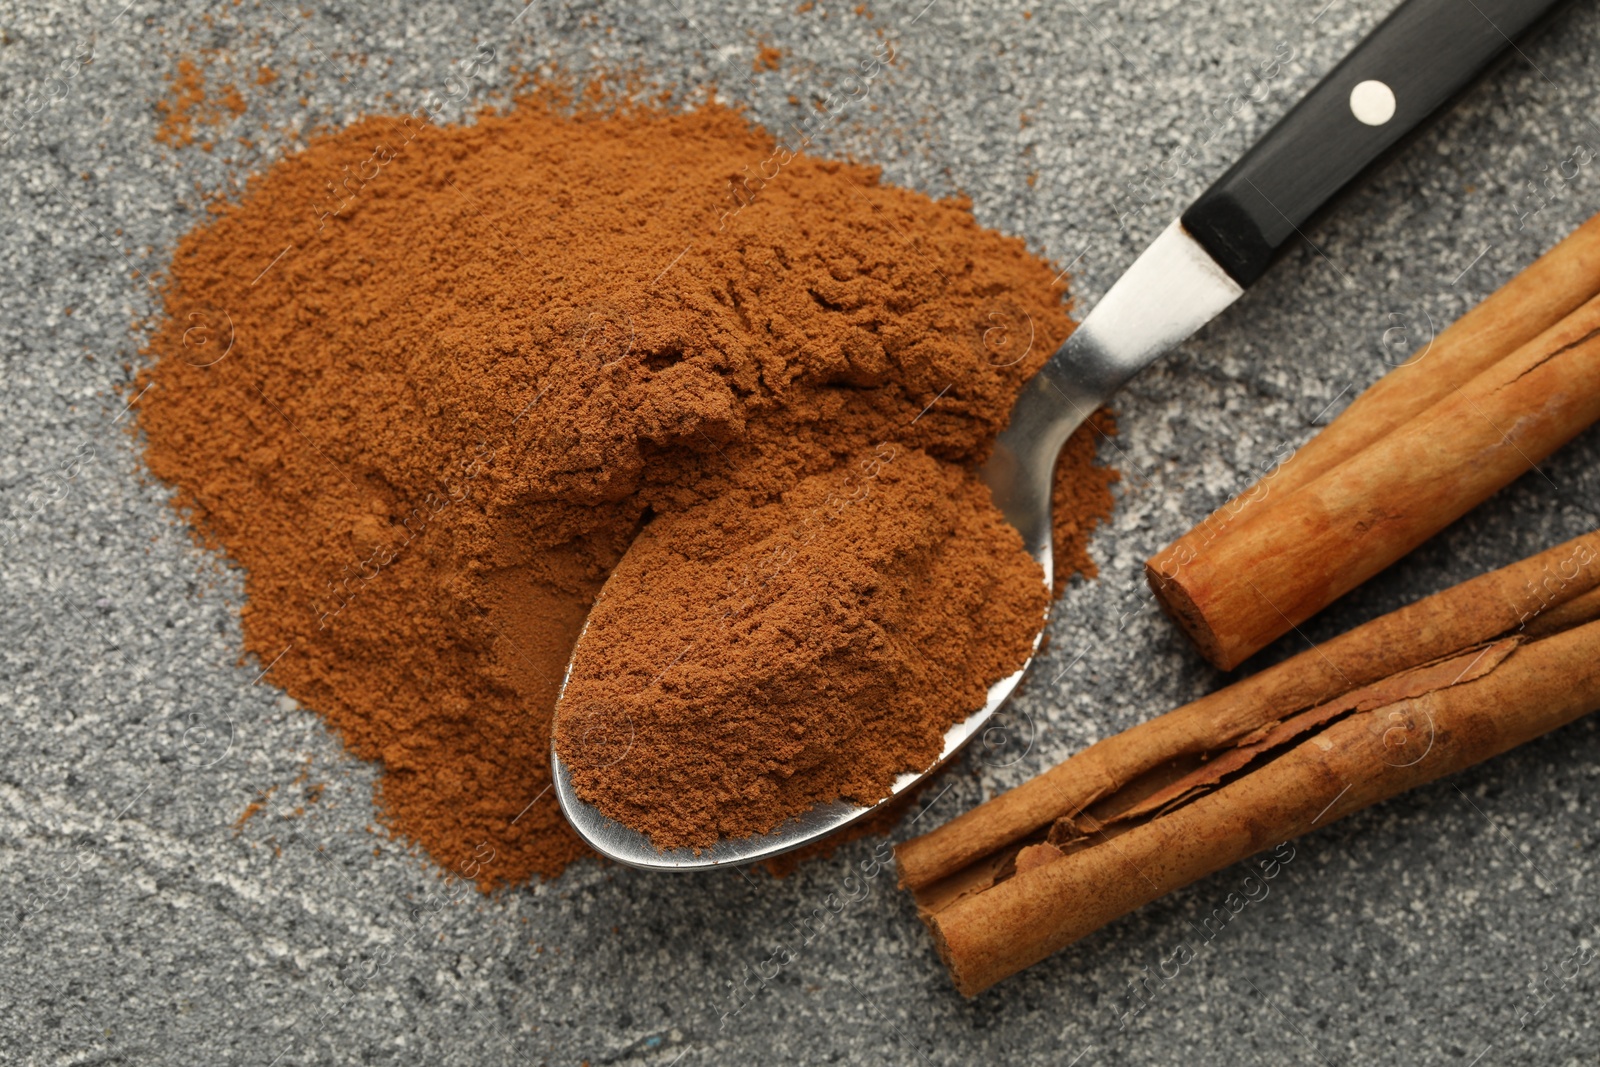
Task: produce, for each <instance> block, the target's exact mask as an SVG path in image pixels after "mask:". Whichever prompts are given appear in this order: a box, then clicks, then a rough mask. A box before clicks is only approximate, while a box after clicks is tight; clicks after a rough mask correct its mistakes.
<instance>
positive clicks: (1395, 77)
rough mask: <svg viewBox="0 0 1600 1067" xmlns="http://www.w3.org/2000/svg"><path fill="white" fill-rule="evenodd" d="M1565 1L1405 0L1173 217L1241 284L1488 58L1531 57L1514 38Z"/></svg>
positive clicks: (1476, 72)
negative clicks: (1518, 45)
mask: <svg viewBox="0 0 1600 1067" xmlns="http://www.w3.org/2000/svg"><path fill="white" fill-rule="evenodd" d="M1566 2H1567V0H1405V2H1404V3H1402V4H1401V5H1400V6H1399V7H1397V8H1396V9H1395V10H1394V11H1393V13H1391V14H1390V15H1389V17H1388V18H1386V19H1384V20H1383V22H1382V23H1380V24H1379V25H1378V28H1377V29H1375V30H1373V31H1372V33H1370V34H1368V35H1367V37H1366V39H1365V40H1363V41H1362V42H1361V43H1360V44H1359V45H1357V46H1356V48H1355V50H1354V51H1352V52H1351V53H1350V54H1349V55H1347V56H1346V57H1345V58H1344V60H1343V61H1342V62H1340V64H1339V65H1338V66H1337V67H1334V68H1333V70H1332V71H1331V72H1330V73H1329V74H1328V75H1327V77H1325V78H1323V79H1322V81H1321V82H1320V83H1318V85H1317V86H1316V88H1314V89H1312V90H1311V92H1310V93H1308V94H1307V95H1306V96H1305V97H1304V98H1303V99H1302V100H1301V101H1300V102H1299V103H1298V104H1296V105H1295V106H1294V108H1293V109H1292V110H1291V111H1290V112H1289V113H1288V114H1286V115H1285V116H1284V117H1283V118H1282V119H1280V120H1279V121H1278V123H1277V125H1275V126H1273V127H1272V129H1271V130H1269V131H1267V133H1266V135H1265V136H1263V137H1262V138H1261V140H1259V141H1257V142H1256V144H1255V146H1254V147H1252V148H1251V149H1250V150H1249V151H1248V152H1246V153H1245V154H1244V156H1243V157H1242V158H1240V160H1239V161H1238V162H1237V163H1235V164H1234V165H1233V166H1232V167H1231V168H1229V170H1228V172H1227V173H1226V174H1224V175H1223V176H1222V177H1221V178H1219V179H1217V182H1216V184H1214V185H1212V186H1211V188H1210V189H1208V190H1206V192H1205V193H1204V194H1203V195H1202V196H1201V197H1200V199H1198V200H1196V201H1195V202H1194V204H1193V205H1192V206H1190V208H1189V210H1187V211H1185V212H1184V213H1183V226H1184V228H1185V229H1186V230H1188V231H1189V234H1190V235H1191V236H1192V237H1194V239H1195V240H1197V241H1198V242H1200V244H1201V245H1202V246H1203V247H1204V248H1205V250H1206V251H1207V252H1209V253H1210V254H1211V257H1212V258H1213V259H1215V260H1216V261H1217V263H1218V264H1220V265H1221V266H1222V268H1223V269H1224V270H1226V271H1227V272H1228V274H1229V275H1231V276H1232V277H1233V279H1234V281H1236V282H1238V283H1239V284H1240V285H1241V286H1248V285H1249V284H1250V283H1251V282H1253V281H1255V280H1256V279H1257V278H1259V277H1260V276H1261V275H1262V273H1263V272H1265V271H1266V269H1267V267H1269V266H1270V265H1271V263H1272V261H1273V259H1274V258H1275V257H1276V256H1277V254H1278V253H1279V252H1280V251H1281V250H1282V249H1283V248H1285V247H1286V246H1287V245H1288V243H1289V241H1290V239H1291V238H1293V237H1295V236H1296V235H1297V234H1299V233H1300V228H1301V227H1302V226H1303V225H1304V224H1305V222H1306V220H1307V219H1309V218H1310V217H1311V216H1312V215H1313V214H1314V213H1316V212H1317V211H1318V210H1319V209H1320V208H1322V207H1324V206H1325V205H1327V204H1328V203H1329V201H1331V200H1333V199H1334V197H1335V196H1337V194H1338V193H1339V192H1340V190H1342V189H1344V188H1345V187H1347V186H1349V185H1350V184H1351V183H1352V182H1354V181H1355V179H1356V178H1357V177H1359V176H1360V175H1361V173H1362V172H1363V171H1365V170H1366V169H1367V168H1368V167H1370V166H1371V165H1372V164H1374V163H1375V162H1377V161H1378V160H1379V159H1380V158H1381V157H1382V156H1383V155H1384V154H1385V153H1386V152H1388V151H1389V150H1390V149H1392V148H1394V147H1395V146H1396V145H1397V144H1399V143H1400V142H1401V141H1402V140H1403V139H1404V138H1405V137H1406V136H1407V135H1408V134H1410V133H1412V132H1414V131H1416V130H1417V129H1419V128H1420V127H1421V126H1422V125H1423V124H1424V123H1425V122H1426V121H1427V120H1428V119H1429V118H1430V117H1432V116H1434V115H1435V114H1438V113H1440V112H1442V111H1443V109H1444V105H1445V104H1447V103H1448V102H1450V101H1451V100H1452V99H1454V98H1455V97H1457V96H1458V95H1460V94H1461V93H1462V92H1463V91H1464V90H1466V89H1467V88H1468V87H1469V86H1470V85H1471V84H1472V83H1473V82H1474V81H1476V80H1477V78H1478V77H1479V76H1480V75H1481V74H1483V73H1485V72H1486V71H1487V70H1488V69H1489V68H1490V67H1491V66H1493V65H1494V64H1495V62H1496V60H1498V59H1500V58H1501V57H1502V56H1505V57H1507V58H1510V57H1512V56H1517V57H1521V58H1522V59H1523V60H1524V61H1527V62H1529V63H1530V65H1531V60H1527V57H1526V56H1523V55H1522V52H1521V50H1520V49H1518V48H1517V46H1516V44H1515V42H1516V40H1517V39H1518V38H1519V37H1523V36H1525V35H1527V34H1528V33H1529V32H1530V31H1531V30H1533V29H1534V28H1535V27H1536V25H1537V24H1538V23H1539V22H1540V20H1542V19H1543V18H1545V17H1546V16H1548V15H1552V14H1554V13H1555V11H1556V10H1557V9H1558V8H1560V7H1561V6H1562V5H1563V4H1564V3H1566ZM1534 69H1535V70H1536V71H1537V70H1538V68H1537V67H1534ZM1539 77H1541V78H1543V77H1544V75H1543V72H1540V73H1539Z"/></svg>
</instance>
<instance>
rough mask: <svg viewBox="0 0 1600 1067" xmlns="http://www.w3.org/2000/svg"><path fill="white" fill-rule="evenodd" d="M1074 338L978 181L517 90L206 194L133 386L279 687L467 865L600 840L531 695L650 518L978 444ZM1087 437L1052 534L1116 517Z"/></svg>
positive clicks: (397, 813) (722, 122) (394, 809)
mask: <svg viewBox="0 0 1600 1067" xmlns="http://www.w3.org/2000/svg"><path fill="white" fill-rule="evenodd" d="M758 171H759V172H762V173H766V174H771V175H773V177H771V178H770V179H768V180H766V181H764V182H763V180H762V179H761V178H758V177H756V178H752V177H751V175H752V174H754V173H756V172H758ZM1070 329H1071V323H1070V321H1069V319H1068V318H1067V314H1066V308H1065V306H1064V305H1063V303H1062V300H1061V292H1060V289H1059V286H1058V285H1056V284H1055V280H1054V277H1053V272H1052V271H1051V269H1050V268H1049V266H1048V265H1047V264H1045V263H1044V262H1043V261H1041V260H1039V259H1037V258H1035V257H1034V256H1032V255H1030V254H1029V253H1028V252H1027V250H1026V249H1025V247H1024V246H1023V244H1022V242H1021V241H1020V240H1017V239H1015V238H1007V237H1002V236H1000V235H998V234H995V233H993V232H991V231H988V230H985V229H983V228H982V227H980V226H978V225H977V224H976V223H975V222H974V221H973V219H972V216H971V213H970V211H969V209H968V207H967V205H966V204H965V203H964V202H960V201H951V200H947V201H934V200H930V199H928V198H927V197H925V196H922V195H920V194H917V193H913V192H909V191H906V190H901V189H896V188H892V187H889V186H885V185H883V184H881V183H880V181H879V179H878V173H877V171H876V170H875V169H873V168H870V167H865V166H858V165H855V164H850V163H842V162H832V161H826V160H819V159H814V158H811V157H807V156H805V155H801V154H797V153H794V152H791V151H789V150H788V149H785V148H783V147H782V146H779V145H777V144H776V143H775V142H774V140H773V138H772V137H771V136H770V135H768V134H767V133H765V132H763V131H761V130H759V129H755V128H752V127H751V126H749V125H748V124H747V122H746V121H745V120H744V119H743V118H742V117H741V116H739V115H738V114H737V113H735V112H733V111H730V110H728V109H725V108H721V107H718V106H714V105H707V106H703V107H700V108H696V109H691V110H686V111H663V110H653V109H649V108H635V109H631V110H624V111H620V112H616V111H613V112H607V113H599V112H583V111H576V112H575V111H573V110H572V109H571V108H570V107H569V106H568V105H567V102H563V101H551V100H525V101H522V102H520V103H519V105H518V106H516V107H514V108H512V109H511V110H509V111H508V112H507V113H505V114H503V115H484V116H481V117H480V119H479V121H478V122H477V123H476V124H474V125H472V126H459V127H438V126H434V125H431V124H429V123H428V122H427V121H426V119H425V117H422V118H419V117H417V116H407V117H405V118H402V119H395V118H374V119H368V120H363V121H361V122H358V123H356V124H355V125H353V126H351V127H349V128H347V129H345V130H342V131H339V132H336V133H332V134H329V135H327V136H325V137H321V138H319V139H317V140H315V141H313V142H312V143H311V144H310V146H309V147H308V148H307V149H306V150H305V151H303V152H300V153H298V154H296V155H294V156H291V157H288V158H286V159H284V160H282V161H280V162H278V163H277V164H275V165H274V166H273V167H272V168H270V169H269V170H268V171H267V172H266V173H264V174H261V175H258V176H257V177H256V178H254V179H253V180H252V182H251V184H250V186H249V188H248V190H247V192H246V193H245V195H244V196H243V198H242V199H241V200H240V201H239V202H238V203H224V204H218V205H217V206H216V207H215V208H214V217H213V218H212V219H210V220H208V221H207V222H206V223H205V224H204V225H202V226H200V227H198V228H196V229H195V230H194V231H193V232H191V233H190V234H188V235H187V236H186V237H185V238H184V239H183V240H182V241H181V242H180V244H179V246H178V248H177V250H176V252H175V254H174V258H173V265H172V272H171V277H170V281H169V288H168V291H167V297H166V317H165V320H164V322H163V323H162V325H161V326H160V327H159V328H158V330H157V332H156V333H155V335H154V336H153V337H152V339H151V342H150V352H151V354H152V355H153V357H154V363H153V365H152V366H150V367H149V368H148V369H147V370H146V371H145V372H144V373H143V375H142V376H141V380H140V382H139V383H138V387H139V388H141V389H143V388H144V387H145V386H149V387H150V389H149V391H148V392H147V393H145V395H144V396H143V397H142V398H141V399H140V400H139V403H138V407H137V410H138V411H139V413H140V416H139V417H140V424H141V426H142V428H143V430H144V432H145V434H146V435H147V441H148V444H147V452H146V454H147V459H148V462H149V465H150V468H151V470H152V471H153V472H154V473H155V474H156V475H158V476H159V477H161V478H163V479H165V480H167V481H168V482H170V483H172V484H173V485H174V486H175V487H176V490H177V492H176V498H175V503H176V504H177V505H178V506H179V507H180V508H181V509H182V510H183V511H184V512H185V513H186V514H187V515H188V516H189V517H190V518H191V519H192V521H193V523H194V526H195V529H196V530H197V532H198V533H199V535H200V536H201V537H202V538H204V539H205V540H206V541H207V542H208V543H212V544H215V545H218V546H220V547H221V548H222V549H224V550H225V551H226V552H227V553H228V555H229V556H230V557H231V558H232V559H233V560H234V561H236V562H237V563H238V564H239V565H241V566H242V568H243V570H244V572H245V592H246V597H247V603H246V604H245V606H244V607H243V609H242V611H241V618H242V623H243V629H244V642H245V647H246V649H247V650H248V651H250V652H251V653H253V654H254V655H255V656H256V657H258V659H259V661H260V663H261V665H262V666H267V665H270V672H269V674H268V676H267V677H268V680H270V681H272V682H274V683H276V684H277V685H279V686H281V687H283V688H284V689H285V690H287V691H288V692H289V693H290V694H291V695H292V696H294V697H295V698H296V699H298V700H299V701H300V702H301V703H302V704H304V705H306V706H308V707H311V708H314V709H316V710H317V711H319V712H320V713H321V714H322V715H324V716H325V717H326V718H327V720H328V722H329V724H330V725H331V726H332V727H333V728H334V729H335V730H336V731H337V732H338V733H339V734H340V736H341V737H342V738H343V740H344V742H345V744H346V745H347V746H348V747H349V748H350V749H351V750H352V751H353V752H354V753H355V754H357V755H358V756H361V757H362V758H365V759H371V760H376V761H379V762H380V763H381V764H382V768H383V774H382V777H381V779H380V784H379V796H378V801H379V805H380V810H381V812H382V814H383V818H384V819H385V821H386V822H387V823H388V825H389V826H391V827H392V828H393V829H394V830H396V831H397V832H399V833H401V834H403V835H405V836H406V837H408V838H410V839H412V840H414V841H416V842H417V843H419V844H421V845H422V846H423V847H424V848H426V849H427V850H428V851H429V852H430V853H431V854H432V855H433V856H434V857H435V858H436V859H437V860H438V861H439V862H440V863H441V864H443V865H444V866H446V867H447V868H449V869H451V870H453V871H456V872H459V873H461V874H463V875H465V876H467V877H471V878H476V879H477V880H478V881H479V882H480V884H482V885H484V886H485V887H488V886H493V885H496V884H501V883H504V882H508V881H518V880H521V879H524V878H526V877H528V876H529V875H530V874H534V873H538V874H542V875H553V874H555V873H558V872H559V871H560V870H561V869H562V867H564V866H565V865H566V864H567V863H568V862H570V861H571V860H573V859H575V858H578V857H580V856H583V855H586V854H587V852H586V850H585V849H584V847H583V846H582V844H581V842H579V841H578V840H577V838H576V837H575V835H573V834H572V833H571V831H570V829H569V828H568V827H567V826H566V824H565V822H564V820H563V819H562V818H561V816H560V813H559V810H558V809H557V806H556V804H555V802H554V798H553V797H552V796H551V795H550V793H549V786H550V775H549V764H548V752H549V745H550V726H551V712H552V709H553V706H554V702H555V697H556V693H557V690H558V687H559V685H560V681H561V677H562V674H563V671H564V669H565V666H566V662H567V659H568V656H569V655H570V652H571V650H572V647H573V643H574V641H575V639H576V636H577V633H578V630H579V628H580V627H581V626H582V624H583V620H584V617H585V615H586V613H587V611H588V608H589V605H590V603H591V601H592V600H593V598H594V596H595V594H596V593H597V592H598V590H599V589H600V587H601V585H602V583H603V582H604V580H605V578H606V576H607V574H608V573H609V572H610V571H611V569H612V568H613V567H615V566H616V564H617V561H618V560H619V559H620V558H621V556H622V554H623V552H624V550H625V549H626V548H627V546H628V545H629V543H630V542H631V541H632V540H633V539H634V537H635V535H636V534H637V533H638V531H639V530H640V529H641V528H645V527H647V525H648V524H650V523H651V520H652V519H654V520H655V521H656V522H660V521H662V520H665V519H668V518H671V517H672V516H674V515H676V514H678V513H682V512H686V511H689V510H691V509H695V508H697V507H700V506H702V505H709V504H712V503H716V504H717V506H719V507H722V508H725V509H727V510H728V512H729V513H730V514H733V513H737V512H740V511H741V510H743V509H749V510H758V509H761V508H763V507H765V506H768V505H772V504H774V503H775V502H778V501H781V500H782V499H783V498H784V494H786V493H789V492H791V491H796V490H797V489H798V487H800V486H801V484H802V483H803V482H805V480H806V479H809V478H813V477H816V476H823V475H827V474H829V473H830V472H837V471H838V470H839V469H840V468H841V467H842V466H843V465H844V464H846V463H847V462H850V461H851V460H852V458H853V457H859V456H862V455H866V454H870V452H871V451H872V449H873V448H874V446H876V445H877V444H879V443H882V442H886V441H892V442H894V443H895V444H896V446H897V447H901V448H904V449H906V450H907V451H908V454H909V452H910V450H920V451H921V452H922V453H925V454H926V455H927V456H928V457H930V458H931V460H933V461H937V462H938V463H940V464H954V465H962V466H966V467H970V466H971V465H973V464H975V463H977V462H979V461H981V459H982V458H983V457H984V455H985V454H986V452H987V450H988V449H989V447H990V444H991V442H992V439H993V436H994V434H995V433H996V432H997V431H998V429H999V428H1000V426H1001V425H1002V424H1003V423H1004V420H1005V418H1006V416H1007V413H1008V412H1009V409H1010V406H1011V401H1012V398H1013V396H1014V395H1015V394H1016V392H1017V390H1018V389H1019V387H1020V385H1021V383H1022V382H1023V381H1024V380H1025V379H1026V378H1027V377H1028V376H1029V375H1030V374H1031V373H1032V372H1033V371H1034V370H1035V369H1036V368H1037V367H1038V365H1039V364H1040V363H1041V362H1042V361H1043V359H1044V358H1045V356H1046V354H1047V353H1048V352H1050V351H1051V350H1052V349H1053V348H1054V347H1055V346H1056V345H1057V344H1059V342H1060V341H1061V340H1062V339H1063V338H1064V337H1065V336H1066V335H1067V333H1068V332H1069V331H1070ZM1029 337H1031V338H1032V343H1031V345H1025V344H1024V343H1023V341H1024V340H1026V339H1027V338H1029ZM1019 339H1022V340H1019ZM1083 440H1084V441H1085V442H1087V431H1085V437H1084V438H1083ZM1091 454H1092V448H1088V449H1085V448H1082V447H1080V448H1079V450H1078V451H1077V452H1074V453H1072V456H1071V457H1070V458H1069V460H1068V461H1064V463H1063V466H1062V467H1061V468H1060V471H1061V476H1062V478H1064V479H1066V480H1067V481H1068V482H1070V484H1071V485H1072V486H1073V487H1074V488H1073V499H1075V500H1078V501H1080V502H1081V505H1082V508H1083V512H1082V515H1081V516H1080V518H1081V521H1080V523H1079V524H1078V526H1077V528H1076V530H1075V531H1074V536H1075V538H1076V542H1075V546H1071V547H1069V548H1068V549H1067V551H1065V552H1063V553H1062V558H1064V559H1068V558H1073V559H1082V558H1083V556H1082V545H1083V542H1084V541H1085V540H1086V538H1087V536H1088V531H1089V530H1090V529H1091V528H1092V526H1093V523H1094V522H1095V521H1096V520H1097V519H1098V518H1099V517H1100V516H1103V515H1104V514H1106V513H1107V512H1108V511H1109V505H1110V498H1109V493H1108V491H1107V484H1108V481H1109V479H1110V478H1111V477H1112V476H1113V475H1112V474H1111V473H1110V472H1108V471H1105V470H1104V469H1102V468H1097V467H1094V466H1093V465H1092V463H1091V461H1090V456H1091ZM1019 628H1020V624H1019ZM1028 629H1029V634H1030V637H1031V630H1032V624H1031V622H1030V624H1029V627H1028ZM244 799H248V798H244Z"/></svg>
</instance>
